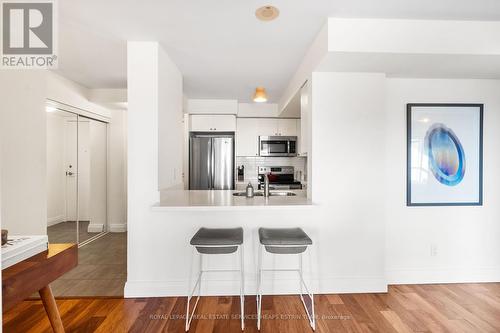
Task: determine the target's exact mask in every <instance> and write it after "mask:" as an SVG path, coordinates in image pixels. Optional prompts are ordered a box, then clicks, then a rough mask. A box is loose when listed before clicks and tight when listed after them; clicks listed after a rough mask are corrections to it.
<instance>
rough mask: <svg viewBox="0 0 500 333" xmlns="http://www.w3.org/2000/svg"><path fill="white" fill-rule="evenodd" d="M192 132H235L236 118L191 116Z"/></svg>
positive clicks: (229, 116) (228, 116) (227, 116)
mask: <svg viewBox="0 0 500 333" xmlns="http://www.w3.org/2000/svg"><path fill="white" fill-rule="evenodd" d="M190 118H191V125H190V130H191V131H192V132H235V131H236V117H235V116H232V115H191V117H190Z"/></svg>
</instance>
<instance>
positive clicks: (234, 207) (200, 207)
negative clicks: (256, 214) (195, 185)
mask: <svg viewBox="0 0 500 333" xmlns="http://www.w3.org/2000/svg"><path fill="white" fill-rule="evenodd" d="M317 206H318V205H316V204H314V203H312V202H308V203H304V204H290V205H253V206H252V205H241V206H238V205H225V206H210V205H206V206H203V205H193V206H160V203H155V204H154V205H152V206H151V210H152V211H153V212H168V211H183V210H185V211H193V210H195V211H232V210H233V211H235V210H238V211H241V210H262V209H264V210H269V209H271V210H272V209H279V210H283V209H293V210H295V209H311V208H315V207H317Z"/></svg>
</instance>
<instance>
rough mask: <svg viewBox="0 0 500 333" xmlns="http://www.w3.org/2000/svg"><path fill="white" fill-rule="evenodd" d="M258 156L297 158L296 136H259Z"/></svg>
mask: <svg viewBox="0 0 500 333" xmlns="http://www.w3.org/2000/svg"><path fill="white" fill-rule="evenodd" d="M259 155H260V156H297V137H296V136H259Z"/></svg>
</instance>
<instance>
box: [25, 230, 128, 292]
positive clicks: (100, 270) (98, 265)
mask: <svg viewBox="0 0 500 333" xmlns="http://www.w3.org/2000/svg"><path fill="white" fill-rule="evenodd" d="M126 278H127V233H109V234H107V235H104V236H103V237H101V238H99V239H96V240H95V241H93V242H91V243H89V244H87V245H85V246H83V247H81V248H79V249H78V266H77V267H76V268H74V269H73V270H71V271H69V272H68V273H66V274H65V275H63V276H61V277H60V278H59V279H57V280H56V281H54V283H52V284H51V287H52V291H53V293H54V296H55V297H59V296H63V297H88V296H116V297H120V296H123V288H124V286H125V280H126ZM35 296H36V295H35Z"/></svg>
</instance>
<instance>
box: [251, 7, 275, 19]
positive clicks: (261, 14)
mask: <svg viewBox="0 0 500 333" xmlns="http://www.w3.org/2000/svg"><path fill="white" fill-rule="evenodd" d="M279 14H280V11H279V10H278V8H276V7H274V6H263V7H260V8H257V10H256V11H255V16H256V17H257V18H258V19H259V20H261V21H272V20H274V19H275V18H277V17H278V15H279Z"/></svg>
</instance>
